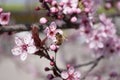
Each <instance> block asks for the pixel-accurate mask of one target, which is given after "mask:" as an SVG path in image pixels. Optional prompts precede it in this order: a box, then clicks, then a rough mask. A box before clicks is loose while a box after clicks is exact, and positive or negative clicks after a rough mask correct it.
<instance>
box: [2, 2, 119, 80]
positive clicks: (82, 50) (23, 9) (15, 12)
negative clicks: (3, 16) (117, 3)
mask: <svg viewBox="0 0 120 80" xmlns="http://www.w3.org/2000/svg"><path fill="white" fill-rule="evenodd" d="M96 1H98V0H96ZM99 3H100V4H101V5H103V4H104V2H103V1H102V0H100V1H99ZM38 5H40V4H39V3H38V0H0V7H2V8H3V9H4V11H5V12H8V11H10V12H11V22H10V24H11V25H14V24H32V23H38V22H39V19H40V17H42V16H46V15H45V14H44V13H45V11H44V10H43V11H38V12H36V11H35V10H34V9H35V7H36V6H38ZM101 5H100V8H99V10H98V11H97V12H98V13H102V12H105V13H106V14H107V15H108V16H109V15H111V14H113V15H114V14H118V13H119V11H117V10H116V9H115V8H111V9H110V10H105V9H104V8H103V7H104V6H101ZM119 14H120V13H119ZM112 18H113V22H114V23H115V25H116V28H117V30H118V34H119V33H120V25H119V24H120V23H119V22H120V16H119V15H118V16H112ZM64 33H65V35H66V36H70V37H71V38H70V39H69V40H68V41H66V42H65V43H63V45H62V46H61V48H60V50H59V52H58V53H57V65H58V67H59V68H62V69H64V68H65V61H66V62H67V61H68V62H69V61H70V60H74V59H76V61H75V62H76V64H79V63H84V62H89V61H91V60H93V59H95V58H94V56H91V54H92V52H91V51H90V50H89V49H88V48H87V47H86V46H85V45H82V40H81V39H80V38H79V36H77V35H76V34H77V31H76V30H74V29H67V30H64ZM21 34H22V33H21ZM15 35H17V34H15ZM40 37H41V38H44V34H43V33H40ZM13 47H14V35H10V36H8V34H7V33H4V34H2V35H0V80H47V78H46V75H47V74H49V73H51V72H45V71H44V68H45V67H47V66H50V65H49V61H47V60H46V59H44V58H42V59H40V58H39V57H38V56H34V55H30V56H28V58H27V60H26V61H24V62H22V61H21V60H20V59H19V57H15V56H13V55H12V53H11V49H12V48H13ZM50 54H51V55H54V53H53V52H50ZM119 60H120V58H119V57H118V56H113V57H112V58H110V59H104V60H103V61H101V62H100V64H99V65H98V66H97V67H96V68H95V70H94V72H91V73H90V75H92V74H94V75H98V74H100V75H102V76H103V77H104V79H103V80H109V79H108V78H109V74H108V73H110V72H112V71H115V72H117V73H118V74H120V67H119V66H120V62H119ZM89 67H90V66H87V67H84V68H80V69H79V71H80V72H81V73H83V74H84V72H85V71H87V70H88V69H89ZM96 73H97V74H96ZM92 77H93V76H92ZM119 77H120V76H119ZM86 80H93V79H91V77H88V78H87V79H86ZM94 80H96V79H94ZM111 80H117V79H111Z"/></svg>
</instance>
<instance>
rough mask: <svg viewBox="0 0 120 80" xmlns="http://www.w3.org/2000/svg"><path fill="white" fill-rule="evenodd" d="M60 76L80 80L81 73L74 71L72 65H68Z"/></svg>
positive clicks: (66, 79) (69, 79)
mask: <svg viewBox="0 0 120 80" xmlns="http://www.w3.org/2000/svg"><path fill="white" fill-rule="evenodd" d="M61 77H62V78H63V79H65V80H80V77H81V74H80V73H79V72H78V71H75V69H74V67H69V68H68V71H63V72H62V73H61Z"/></svg>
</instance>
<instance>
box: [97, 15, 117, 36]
mask: <svg viewBox="0 0 120 80" xmlns="http://www.w3.org/2000/svg"><path fill="white" fill-rule="evenodd" d="M99 19H100V21H101V24H99V26H101V27H99V31H100V32H101V33H103V35H104V36H106V37H107V36H114V35H116V28H115V25H114V24H113V23H112V19H110V18H106V16H105V14H101V15H100V16H99Z"/></svg>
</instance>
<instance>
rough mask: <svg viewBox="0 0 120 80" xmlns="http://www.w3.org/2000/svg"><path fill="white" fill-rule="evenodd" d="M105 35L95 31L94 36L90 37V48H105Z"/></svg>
mask: <svg viewBox="0 0 120 80" xmlns="http://www.w3.org/2000/svg"><path fill="white" fill-rule="evenodd" d="M103 41H104V38H103V36H102V35H101V34H100V33H98V32H97V31H93V33H92V36H91V37H90V38H89V41H88V42H89V47H90V48H103V47H104V45H103Z"/></svg>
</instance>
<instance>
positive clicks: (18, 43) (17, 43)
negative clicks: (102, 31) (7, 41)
mask: <svg viewBox="0 0 120 80" xmlns="http://www.w3.org/2000/svg"><path fill="white" fill-rule="evenodd" d="M15 43H16V45H17V46H21V45H23V39H21V38H20V37H17V36H16V37H15Z"/></svg>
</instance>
